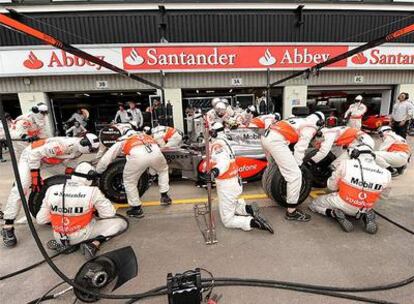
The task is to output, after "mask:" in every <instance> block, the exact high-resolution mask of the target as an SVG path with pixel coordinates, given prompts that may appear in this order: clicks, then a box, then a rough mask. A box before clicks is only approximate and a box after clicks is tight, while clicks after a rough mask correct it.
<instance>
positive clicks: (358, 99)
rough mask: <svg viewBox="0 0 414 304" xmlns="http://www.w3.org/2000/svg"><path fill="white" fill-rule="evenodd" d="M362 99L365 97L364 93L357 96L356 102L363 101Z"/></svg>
mask: <svg viewBox="0 0 414 304" xmlns="http://www.w3.org/2000/svg"><path fill="white" fill-rule="evenodd" d="M362 99H364V98H363V97H362V95H358V96H357V97H355V101H356V102H361V101H362Z"/></svg>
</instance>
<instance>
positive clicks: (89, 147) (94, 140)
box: [78, 133, 99, 154]
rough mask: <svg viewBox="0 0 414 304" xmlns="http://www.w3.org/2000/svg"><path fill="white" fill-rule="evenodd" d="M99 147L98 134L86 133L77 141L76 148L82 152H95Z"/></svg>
mask: <svg viewBox="0 0 414 304" xmlns="http://www.w3.org/2000/svg"><path fill="white" fill-rule="evenodd" d="M98 148H99V139H98V136H96V135H95V134H92V133H86V134H85V136H84V137H82V138H81V139H80V140H79V142H78V150H79V152H81V153H83V154H89V153H95V152H96V151H98Z"/></svg>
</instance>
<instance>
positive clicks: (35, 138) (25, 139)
mask: <svg viewBox="0 0 414 304" xmlns="http://www.w3.org/2000/svg"><path fill="white" fill-rule="evenodd" d="M22 140H23V141H27V142H29V143H32V142H35V141H36V140H39V137H37V136H32V137H29V136H27V135H26V134H25V135H23V136H22Z"/></svg>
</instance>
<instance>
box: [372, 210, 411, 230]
mask: <svg viewBox="0 0 414 304" xmlns="http://www.w3.org/2000/svg"><path fill="white" fill-rule="evenodd" d="M374 211H375V214H377V215H378V216H379V217H382V218H383V219H384V220H386V221H388V222H390V223H391V224H394V225H395V226H397V227H398V228H400V229H402V230H404V231H405V232H408V233H410V234H413V235H414V231H412V230H411V229H409V228H407V227H405V226H403V225H401V224H399V223H397V222H396V221H394V220H392V219H390V218H389V217H387V216H385V215H383V214H382V213H380V212H378V211H377V210H374Z"/></svg>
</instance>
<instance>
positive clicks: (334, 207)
mask: <svg viewBox="0 0 414 304" xmlns="http://www.w3.org/2000/svg"><path fill="white" fill-rule="evenodd" d="M349 156H350V159H343V160H342V161H341V163H340V164H339V166H338V167H337V168H336V170H335V171H334V172H333V174H332V176H331V177H330V178H329V180H328V189H329V190H331V191H335V192H334V193H331V194H326V195H322V196H320V197H318V198H317V199H315V200H314V201H313V202H312V203H311V204H310V205H309V208H310V209H311V210H312V211H314V212H318V213H320V214H323V215H326V216H329V217H332V218H334V219H336V220H337V222H338V223H339V224H340V226H341V227H342V229H343V230H344V231H345V232H351V231H352V230H353V224H352V222H350V221H349V220H348V219H347V216H352V217H356V218H362V221H363V223H364V228H365V231H366V232H368V233H370V234H375V233H376V232H377V230H378V229H377V224H376V222H375V213H374V210H373V208H374V206H375V204H376V203H377V202H378V200H379V199H380V197H381V195H382V196H386V195H387V193H388V192H389V190H390V188H389V187H390V184H391V173H390V172H389V171H388V170H386V169H384V168H381V167H380V166H379V165H377V164H376V162H375V154H374V152H373V151H372V147H370V146H368V145H364V144H362V145H359V146H356V147H354V148H351V149H349Z"/></svg>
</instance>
